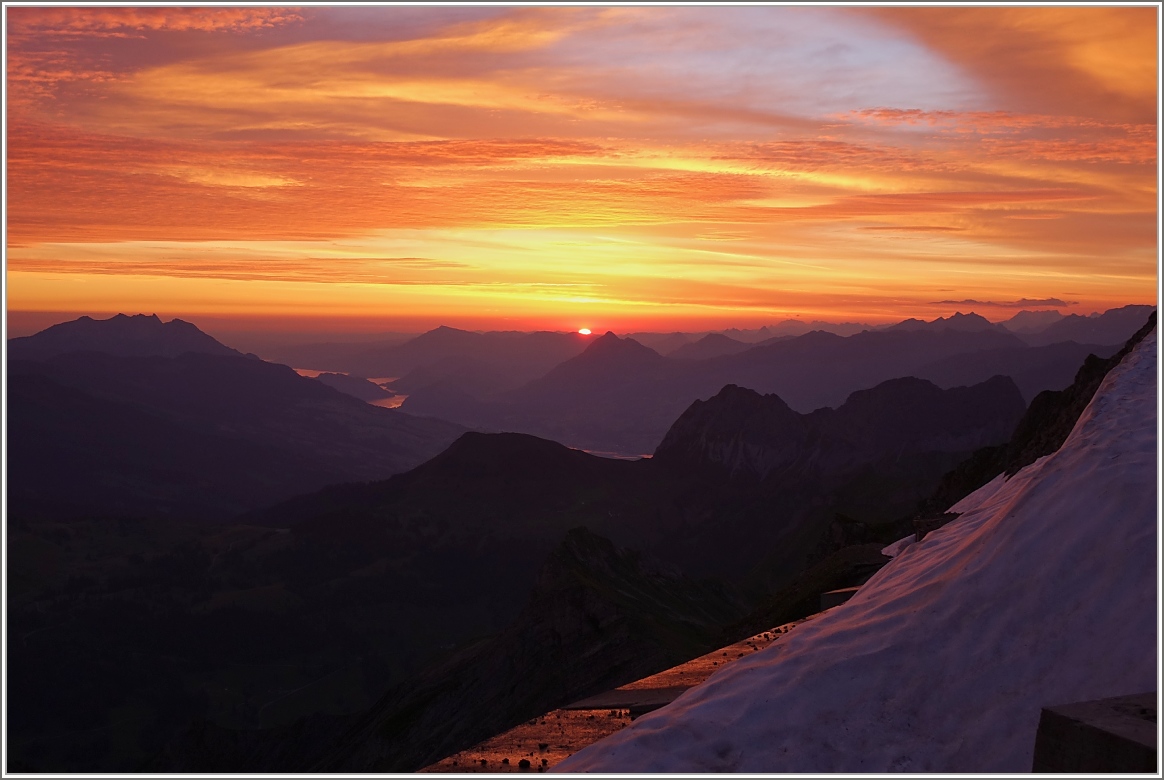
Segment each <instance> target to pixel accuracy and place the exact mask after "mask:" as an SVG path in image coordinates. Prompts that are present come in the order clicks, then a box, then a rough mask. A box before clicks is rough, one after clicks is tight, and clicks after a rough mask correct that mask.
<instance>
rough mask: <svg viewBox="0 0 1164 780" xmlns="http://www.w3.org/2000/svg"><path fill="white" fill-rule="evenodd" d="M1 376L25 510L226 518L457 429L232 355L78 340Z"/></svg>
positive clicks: (401, 455)
mask: <svg viewBox="0 0 1164 780" xmlns="http://www.w3.org/2000/svg"><path fill="white" fill-rule="evenodd" d="M8 380H9V404H8V436H9V439H8V444H9V451H8V468H9V477H10V479H11V480H13V481H12V482H10V483H9V484H10V485H11V487H10V491H9V501H10V504H9V509H10V510H12V511H21V512H25V511H27V512H34V513H35V512H43V511H50V512H53V513H65V514H69V513H76V512H87V513H92V512H118V513H131V514H150V513H162V514H166V515H170V516H176V517H177V516H181V517H187V518H197V519H218V520H221V519H225V518H227V517H230V516H231V515H233V514H237V513H239V512H242V511H245V510H249V509H253V508H256V507H258V506H262V505H264V504H268V503H271V502H273V501H277V500H280V499H282V498H286V497H288V496H291V495H294V494H296V493H302V492H305V491H309V490H312V489H317V488H319V487H322V486H323V485H326V484H328V483H331V482H339V481H350V480H367V479H377V478H384V477H386V476H388V475H390V474H393V473H396V472H400V471H404V470H407V469H409V468H411V467H413V466H415V465H417V464H418V463H421V462H423V461H424V460H426V459H428V458H430V457H432V456H433V455H435V454H436V453H438V452H440V451H441V450H442V449H444V448H445V447H446V446H447V445H448V444H449V443H450V442H451V441H452V440H453V439H454V438H455V437H456V436H458V435H459V434H460V433H461V432H462V431H463V430H464V429H463V428H461V427H459V426H456V425H453V424H450V423H445V422H443V421H439V420H422V419H417V418H414V417H411V416H409V415H407V414H404V413H401V412H399V411H396V410H391V409H380V408H377V407H373V406H370V405H369V404H366V403H364V402H362V401H359V400H357V399H355V398H352V397H350V396H347V395H344V394H342V393H340V392H338V391H336V390H334V389H332V388H330V387H328V386H326V385H325V384H323V383H321V382H317V381H315V380H313V379H307V378H305V377H301V376H299V375H298V374H296V373H295V372H294V371H292V370H291V369H290V368H287V367H286V366H280V365H275V364H272V363H265V362H263V361H261V360H257V359H251V358H244V357H239V356H223V355H210V354H202V353H195V352H186V353H184V354H182V355H180V356H178V357H175V358H166V357H121V356H114V355H109V354H101V353H96V352H74V353H68V354H62V355H58V356H56V357H54V358H51V359H48V360H45V361H38V362H34V361H23V360H10V361H9V363H8ZM17 483H18V484H17Z"/></svg>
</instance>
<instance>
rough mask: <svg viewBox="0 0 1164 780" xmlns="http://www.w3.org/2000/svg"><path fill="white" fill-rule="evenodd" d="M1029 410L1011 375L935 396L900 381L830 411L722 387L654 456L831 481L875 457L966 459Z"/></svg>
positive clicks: (933, 390) (1004, 434) (1002, 437)
mask: <svg viewBox="0 0 1164 780" xmlns="http://www.w3.org/2000/svg"><path fill="white" fill-rule="evenodd" d="M1025 409H1026V404H1025V403H1024V402H1023V399H1022V396H1021V395H1020V393H1019V391H1018V388H1017V387H1016V386H1015V384H1014V382H1013V381H1012V380H1011V379H1010V378H1009V377H1004V376H997V377H994V378H993V379H990V380H988V381H987V382H983V383H982V384H980V385H975V386H974V387H957V388H953V389H950V390H942V389H940V388H938V387H937V386H936V385H934V384H933V383H931V382H927V381H926V380H924V379H915V378H913V377H906V378H903V379H891V380H889V381H886V382H882V383H881V384H879V385H877V386H876V387H873V388H870V389H868V390H860V391H858V392H855V393H853V394H852V395H850V396H849V399H848V400H847V401H846V402H845V403H844V404H842V405H841V406H840V407H838V408H837V409H829V408H823V409H818V410H817V411H815V412H812V413H811V414H807V415H802V414H798V413H797V412H794V411H793V410H792V409H790V408H789V407H788V405H787V404H785V403H784V402H783V401H782V400H781V399H780V398H779V397H778V396H776V395H763V396H762V395H760V394H759V393H757V392H755V391H753V390H747V389H743V388H739V387H736V386H735V385H728V386H726V387H725V388H724V389H723V390H721V391H720V392H719V393H718V394H717V395H715V396H714V397H712V398H711V399H709V400H707V401H696V402H695V403H693V404H692V405H691V407H690V408H689V409H688V410H687V411H686V412H684V413H683V415H682V416H681V417H680V418H679V419H678V420H676V421H675V424H674V425H673V426H671V429H670V430H669V431H668V432H667V435H666V436H665V437H663V441H662V443H661V444H660V445H659V448H658V449H657V450H656V451H655V459H656V460H657V461H659V462H660V463H663V464H666V465H676V466H682V467H685V468H700V467H707V466H713V467H716V468H722V469H724V470H725V471H727V472H728V473H730V474H732V475H735V476H740V475H748V476H751V477H753V478H759V479H775V480H781V481H803V480H805V479H809V478H814V479H820V480H824V481H827V482H834V481H836V480H837V479H838V478H839V477H840V476H841V475H844V474H847V473H850V472H852V471H853V470H855V469H859V468H863V467H868V466H869V465H871V464H874V463H877V462H878V461H880V460H898V461H900V459H901V458H902V457H912V456H916V455H920V454H925V453H929V454H932V453H940V452H942V453H951V452H968V451H971V450H975V449H977V448H979V447H982V446H985V445H987V444H995V443H998V442H1001V441H1006V440H1007V439H1008V438H1009V437H1010V434H1011V432H1012V431H1013V430H1014V426H1015V424H1017V423H1018V421H1019V418H1020V417H1022V414H1023V412H1024V410H1025Z"/></svg>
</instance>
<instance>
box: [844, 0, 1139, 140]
mask: <svg viewBox="0 0 1164 780" xmlns="http://www.w3.org/2000/svg"><path fill="white" fill-rule="evenodd" d="M1158 12H1159V9H1158V8H1154V7H1131V8H1129V7H1122V8H1120V7H1110V6H1109V7H1084V6H1066V7H1064V6H1059V7H997V6H994V7H982V8H974V7H961V8H952V7H941V8H937V7H884V8H868V9H865V8H854V9H852V13H855V14H869V15H873V16H875V17H876V18H877V19H879V20H880V21H883V22H889V23H891V24H893V25H895V26H897V27H898V28H899V29H901V30H903V31H906V32H908V33H909V34H910V35H912V36H914V37H915V38H916V39H917V40H919V41H920V42H921V43H922V44H924V45H925V46H927V47H928V48H929V49H931V50H932V51H934V52H936V53H938V54H940V55H941V56H943V57H944V58H946V59H947V60H948V61H950V62H952V63H954V64H955V65H957V66H959V67H961V68H963V69H964V70H965V71H966V72H968V73H969V74H970V75H971V76H972V77H974V78H976V79H977V80H979V81H980V83H982V84H983V85H984V86H985V87H986V88H987V90H988V91H989V93H990V96H991V98H992V99H993V102H994V104H995V105H996V106H998V107H999V108H1001V109H1004V110H1006V109H1015V108H1018V107H1022V109H1023V110H1025V111H1032V110H1033V111H1038V112H1041V113H1049V114H1050V113H1053V114H1064V115H1079V114H1081V113H1082V114H1083V115H1085V116H1094V117H1103V118H1104V119H1107V120H1108V121H1111V120H1113V119H1115V120H1122V121H1132V122H1140V123H1148V122H1152V121H1153V120H1154V118H1155V116H1156V94H1157V81H1156V79H1157V53H1158V52H1157V14H1158ZM999 104H1001V105H999Z"/></svg>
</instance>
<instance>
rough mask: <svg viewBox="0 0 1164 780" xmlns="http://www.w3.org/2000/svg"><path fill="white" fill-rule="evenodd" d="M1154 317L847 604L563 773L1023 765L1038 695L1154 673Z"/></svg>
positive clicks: (1090, 693) (600, 745)
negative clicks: (1045, 436)
mask: <svg viewBox="0 0 1164 780" xmlns="http://www.w3.org/2000/svg"><path fill="white" fill-rule="evenodd" d="M1156 406H1157V402H1156V333H1155V331H1153V333H1151V334H1150V335H1149V336H1148V337H1147V338H1145V339H1144V340H1143V342H1141V343H1140V344H1139V346H1138V347H1137V348H1136V349H1135V350H1134V351H1133V352H1132V353H1131V354H1129V355H1128V356H1127V357H1126V358H1125V359H1124V361H1123V362H1122V363H1121V364H1120V365H1119V366H1117V367H1116V368H1114V369H1113V370H1112V371H1111V373H1110V374H1109V375H1108V377H1107V378H1106V379H1105V380H1104V383H1103V385H1102V386H1101V387H1100V389H1099V391H1098V392H1097V393H1096V395H1095V398H1093V399H1092V401H1091V404H1090V405H1089V406H1088V407H1087V409H1086V410H1085V411H1084V413H1083V415H1082V416H1081V417H1080V419H1079V422H1078V423H1077V424H1076V426H1075V429H1074V430H1073V431H1072V432H1071V435H1070V437H1068V439H1067V441H1066V442H1065V443H1064V444H1063V446H1062V447H1061V448H1060V449H1059V451H1058V452H1056V453H1055V454H1053V455H1050V456H1047V457H1045V458H1042V459H1040V460H1039V461H1037V462H1036V463H1033V464H1031V465H1030V466H1028V467H1027V468H1025V469H1023V470H1022V471H1020V472H1019V473H1018V474H1016V475H1015V476H1014V477H1012V478H1011V479H1009V480H1005V481H1002V480H996V481H995V482H992V483H991V484H989V485H986V486H985V487H983V488H982V489H981V490H979V491H977V492H976V493H974V494H972V495H970V496H967V497H966V498H965V499H963V500H962V501H961V502H959V504H958V505H956V506H955V507H953V509H954V510H955V511H960V512H962V513H963V514H962V516H961V517H960V518H958V519H957V520H955V521H954V522H952V523H950V524H948V525H946V526H944V527H942V528H940V529H939V530H937V531H934V532H932V533H930V534H929V535H927V536H926V538H925V539H924V540H923V541H921V542H919V543H916V544H912V545H908V546H904V549H901V550H900V551H899V552H898V554H897V556H896V557H895V558H894V560H893V561H892V562H890V563H889V564H888V565H887V566H885V568H883V569H882V570H881V571H880V572H878V574H877V575H876V576H874V577H873V579H871V580H870V581H869V582H868V583H867V584H866V585H865V586H864V587H862V588H861V590H860V591H859V592H858V593H857V595H855V596H854V597H853V598H852V599H851V600H850V601H849V602H848V603H846V604H844V605H842V606H840V607H836V608H834V609H833V610H831V611H830V612H829V613H827V614H825V615H822V616H821V617H820V618H818V619H817V620H814V621H812V622H811V623H808V624H806V625H804V626H801V627H800V628H799V629H798V630H797V631H795V632H793V633H792V634H791V635H790V636H789V637H788V638H787V640H785V641H784V642H780V643H778V644H776V645H773V646H771V647H770V648H768V649H766V650H764V651H762V652H759V653H756V654H754V655H752V656H749V657H745V658H743V659H741V660H739V661H737V662H736V663H734V664H732V665H731V666H729V667H727V668H725V669H724V670H723V671H722V672H720V673H718V674H716V675H715V676H713V677H712V678H711V679H709V680H708V681H707V682H706V683H704V684H703V685H701V686H699V687H696V688H693V689H691V690H690V691H688V692H687V693H686V694H684V695H683V696H681V697H680V698H679V699H678V700H676V701H675V702H674V703H673V704H671V705H670V706H668V707H665V708H663V709H661V710H657V711H655V712H654V713H651V714H649V715H646V716H644V717H643V718H641V719H639V720H638V721H636V722H635V723H634V724H632V725H631V726H630V727H628V728H626V729H624V730H622V731H620V732H619V733H617V734H615V735H613V736H611V737H608V738H607V739H605V740H602V741H600V742H597V743H595V744H593V745H591V746H590V747H588V748H586V749H585V750H582V751H579V752H578V753H576V754H575V755H574V756H573V757H571V758H570V759H568V760H567V761H565V762H563V763H562V764H559V765H558V767H557V768H556V771H562V772H571V771H574V772H579V771H593V772H617V773H626V772H714V771H736V772H800V773H817V772H894V771H904V772H959V773H966V772H1029V771H1030V769H1031V763H1032V758H1033V754H1034V744H1035V731H1036V728H1037V725H1038V721H1039V712H1040V708H1041V707H1043V706H1046V705H1055V704H1063V703H1066V702H1072V701H1078V700H1084V699H1095V698H1102V697H1107V696H1117V695H1121V694H1130V693H1137V692H1142V691H1151V690H1156V689H1157V666H1158V648H1157V625H1156V614H1157V604H1156V600H1157V582H1158V579H1157V526H1156V523H1157V497H1156V496H1157V482H1156V474H1157V463H1156Z"/></svg>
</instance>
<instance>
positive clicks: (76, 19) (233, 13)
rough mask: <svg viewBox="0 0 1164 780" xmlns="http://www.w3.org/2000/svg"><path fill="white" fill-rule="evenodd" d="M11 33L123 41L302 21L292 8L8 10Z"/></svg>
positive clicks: (248, 28)
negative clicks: (143, 35) (155, 34)
mask: <svg viewBox="0 0 1164 780" xmlns="http://www.w3.org/2000/svg"><path fill="white" fill-rule="evenodd" d="M7 13H8V32H9V35H15V36H18V37H19V36H26V35H41V36H62V37H68V36H78V35H81V36H97V37H126V36H129V35H134V34H140V33H143V32H159V31H165V32H189V31H197V32H247V31H252V30H263V29H271V28H274V27H278V26H280V25H285V24H291V23H293V22H301V21H303V16H302V15H301V14H300V13H299V12H298V11H297V10H296V9H291V8H262V7H257V8H181V7H176V8H149V7H136V8H135V7H130V8H100V7H97V8H53V7H40V8H9V9H7Z"/></svg>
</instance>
